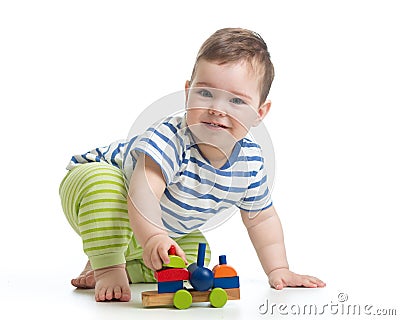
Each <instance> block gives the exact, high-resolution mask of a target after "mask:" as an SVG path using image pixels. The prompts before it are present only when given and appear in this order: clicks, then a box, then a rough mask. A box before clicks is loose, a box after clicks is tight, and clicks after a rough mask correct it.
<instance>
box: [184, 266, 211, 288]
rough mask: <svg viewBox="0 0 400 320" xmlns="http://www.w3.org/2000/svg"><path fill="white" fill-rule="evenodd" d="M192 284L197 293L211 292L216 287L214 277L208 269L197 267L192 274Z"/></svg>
mask: <svg viewBox="0 0 400 320" xmlns="http://www.w3.org/2000/svg"><path fill="white" fill-rule="evenodd" d="M193 269H194V268H192V270H193ZM190 284H191V285H192V286H193V289H195V290H197V291H207V290H210V289H211V288H212V287H213V285H214V275H213V273H212V271H211V270H210V269H208V268H204V267H197V268H195V270H193V271H192V272H191V273H190Z"/></svg>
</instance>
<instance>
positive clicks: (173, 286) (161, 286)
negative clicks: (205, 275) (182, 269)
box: [157, 281, 183, 293]
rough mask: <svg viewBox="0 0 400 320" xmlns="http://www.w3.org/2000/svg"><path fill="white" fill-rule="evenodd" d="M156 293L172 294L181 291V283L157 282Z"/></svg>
mask: <svg viewBox="0 0 400 320" xmlns="http://www.w3.org/2000/svg"><path fill="white" fill-rule="evenodd" d="M157 285H158V293H174V292H176V291H178V290H181V289H183V281H168V282H158V283H157Z"/></svg>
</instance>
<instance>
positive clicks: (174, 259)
mask: <svg viewBox="0 0 400 320" xmlns="http://www.w3.org/2000/svg"><path fill="white" fill-rule="evenodd" d="M168 257H169V260H170V261H169V263H164V264H163V267H167V268H177V269H182V268H185V267H186V263H185V261H184V260H183V259H182V258H181V257H179V256H174V255H169V256H168Z"/></svg>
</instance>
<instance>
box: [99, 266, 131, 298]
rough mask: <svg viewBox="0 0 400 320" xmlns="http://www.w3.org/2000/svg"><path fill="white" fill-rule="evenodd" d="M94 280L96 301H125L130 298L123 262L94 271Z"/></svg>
mask: <svg viewBox="0 0 400 320" xmlns="http://www.w3.org/2000/svg"><path fill="white" fill-rule="evenodd" d="M94 277H95V280H96V286H95V290H94V293H95V298H96V301H107V300H113V299H116V300H119V301H123V302H127V301H130V300H131V288H130V287H129V281H128V277H127V275H126V271H125V264H119V265H116V266H111V267H107V268H102V269H96V270H95V271H94Z"/></svg>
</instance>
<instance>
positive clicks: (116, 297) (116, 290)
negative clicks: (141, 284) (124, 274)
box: [114, 287, 122, 300]
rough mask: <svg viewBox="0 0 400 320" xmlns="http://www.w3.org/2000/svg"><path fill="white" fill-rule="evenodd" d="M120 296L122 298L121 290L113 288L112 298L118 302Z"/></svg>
mask: <svg viewBox="0 0 400 320" xmlns="http://www.w3.org/2000/svg"><path fill="white" fill-rule="evenodd" d="M121 296H122V291H121V288H120V287H115V288H114V298H115V299H118V300H119V299H121Z"/></svg>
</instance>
